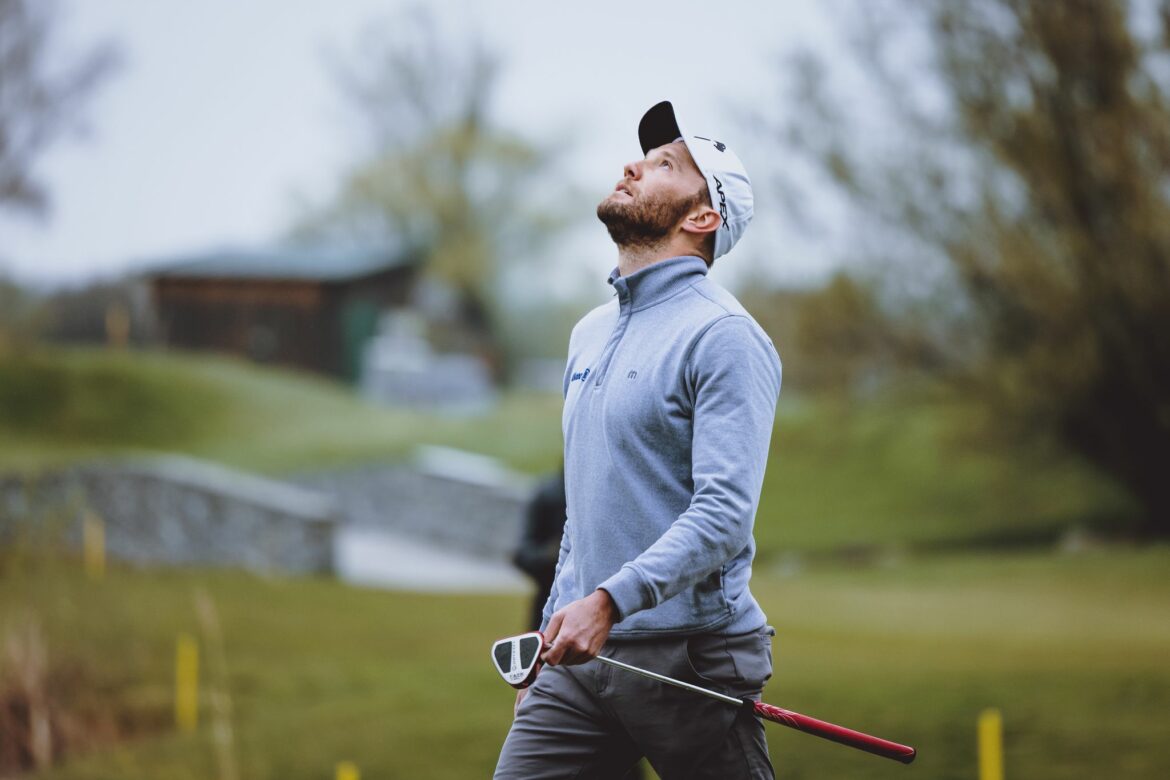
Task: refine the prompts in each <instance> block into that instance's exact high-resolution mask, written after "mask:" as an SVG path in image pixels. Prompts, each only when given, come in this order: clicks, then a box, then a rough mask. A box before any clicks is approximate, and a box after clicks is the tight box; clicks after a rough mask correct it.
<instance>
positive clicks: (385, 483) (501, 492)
mask: <svg viewBox="0 0 1170 780" xmlns="http://www.w3.org/2000/svg"><path fill="white" fill-rule="evenodd" d="M492 463H493V462H492V461H490V459H486V458H482V457H481V456H476V455H472V454H470V453H460V452H456V451H452V450H445V449H443V448H438V447H430V448H422V449H420V451H419V453H418V456H417V457H416V459H415V462H414V463H412V464H410V465H370V466H365V467H360V468H348V469H344V470H339V471H332V472H324V473H313V474H302V475H298V476H296V477H294V478H293V480H294V481H295V482H296V483H297V484H299V485H302V486H304V487H307V488H310V489H312V490H315V491H318V492H321V493H324V494H327V495H328V496H330V498H332V499H333V500H334V501H335V502H336V503H337V505H338V507H339V511H340V513H341V515H342V517H343V518H344V522H345V523H346V524H348V525H355V526H361V527H364V528H382V529H385V530H387V531H393V532H395V533H399V534H403V535H405V536H410V537H413V538H415V539H418V540H419V541H422V542H427V543H430V544H433V545H435V546H437V547H440V548H443V549H450V550H453V551H456V552H460V553H466V554H468V555H474V556H476V557H480V558H485V559H491V560H499V561H510V560H511V558H512V553H513V551H514V550H515V549H516V545H517V544H518V543H519V541H520V533H521V529H522V526H523V515H524V507H525V504H526V503H527V501H528V499H529V497H530V496H531V494H532V490H533V489H534V485H533V484H532V482H531V480H529V479H526V478H524V477H521V476H519V475H516V474H514V473H512V472H509V471H507V470H506V469H503V468H502V467H499V466H498V465H496V466H493V465H492Z"/></svg>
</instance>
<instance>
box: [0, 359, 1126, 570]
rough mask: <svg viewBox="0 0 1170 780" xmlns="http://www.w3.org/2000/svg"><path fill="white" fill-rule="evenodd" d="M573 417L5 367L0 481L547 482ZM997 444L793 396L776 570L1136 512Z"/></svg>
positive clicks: (332, 389)
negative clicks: (465, 469) (459, 474)
mask: <svg viewBox="0 0 1170 780" xmlns="http://www.w3.org/2000/svg"><path fill="white" fill-rule="evenodd" d="M560 408H561V403H560V398H559V397H558V396H557V395H555V394H553V395H540V394H515V393H509V394H505V395H503V396H502V399H501V402H500V403H499V405H498V406H497V407H496V408H495V409H493V410H492V411H491V412H490V413H489V414H485V415H481V416H474V417H443V416H437V415H433V414H423V413H418V412H413V411H409V410H401V409H386V408H381V407H375V406H371V405H369V404H366V403H363V402H362V401H360V400H359V399H358V398H357V397H355V396H354V395H353V393H352V392H351V391H350V390H349V389H348V388H346V387H345V386H343V385H340V384H337V383H334V382H331V381H328V380H324V379H321V378H319V377H313V376H309V375H306V374H301V373H296V372H291V371H283V370H273V369H262V368H258V367H255V366H252V365H249V364H246V363H243V362H240V361H237V360H232V359H228V358H218V357H209V356H197V357H196V356H183V355H173V354H157V353H110V352H104V351H87V350H66V351H51V352H45V353H40V354H38V355H36V356H35V357H34V358H32V359H31V360H27V361H25V362H23V363H21V362H18V361H16V360H15V359H13V358H12V357H11V356H10V357H8V358H6V359H0V471H5V470H11V469H32V468H36V467H38V466H43V465H46V464H53V463H60V462H62V461H67V460H70V459H78V458H94V457H102V456H105V455H107V454H109V453H113V452H128V451H160V450H166V451H178V452H184V453H188V454H191V455H195V456H197V457H203V458H209V459H211V460H216V461H220V462H223V463H226V464H229V465H232V466H237V467H239V468H243V469H247V470H253V471H260V472H265V473H274V474H280V473H282V472H288V471H295V470H301V469H315V468H329V467H335V466H342V465H345V464H351V463H365V462H369V461H379V460H395V459H400V458H403V457H405V456H407V455H408V454H409V453H410V451H411V450H412V449H413V448H414V447H415V446H416V445H418V444H441V445H448V446H454V447H459V448H462V449H467V450H471V451H474V452H482V453H486V454H489V455H493V456H496V457H499V458H502V459H503V460H504V461H505V462H507V463H508V464H510V465H512V466H513V467H515V468H518V469H521V470H524V471H528V472H531V473H539V472H542V471H546V470H550V469H552V468H554V467H555V465H556V464H557V462H558V460H559V457H560V449H561V434H560ZM994 429H995V426H994V421H983V420H981V418H980V417H979V415H978V414H977V412H976V411H975V409H974V407H973V405H972V404H970V403H964V402H960V401H956V400H954V399H953V398H947V397H945V396H944V397H939V396H938V394H929V393H923V392H920V391H919V392H915V393H913V394H911V393H908V392H906V393H901V392H889V393H887V394H886V395H885V396H882V397H878V398H875V399H872V400H869V401H866V402H864V403H856V404H853V405H844V404H842V403H841V402H839V401H838V402H834V401H829V400H820V399H815V400H808V399H805V400H802V399H799V398H796V397H794V396H792V395H791V394H787V393H785V394H782V396H781V400H780V406H779V411H778V415H777V424H776V429H775V432H774V435H773V439H772V453H771V456H770V460H769V464H768V472H767V476H766V480H765V485H764V491H763V498H762V502H761V506H760V511H759V515H758V518H757V526H756V538H757V541H758V542H759V553H760V557H761V560H763V561H772V560H775V559H777V558H779V557H783V556H784V555H786V554H788V553H791V552H802V551H813V552H816V551H832V550H838V551H839V550H842V549H852V550H855V551H858V552H859V553H860V554H862V555H865V554H867V551H869V550H872V549H878V548H889V547H891V546H895V547H896V546H898V545H913V544H917V545H924V544H925V545H944V546H945V545H951V544H965V545H968V544H972V543H976V544H1002V545H1006V546H1012V545H1019V544H1021V543H1027V542H1030V541H1034V540H1040V541H1043V542H1045V543H1051V541H1052V539H1053V538H1054V537H1055V536H1056V535H1058V534H1059V533H1061V532H1062V530H1064V529H1067V528H1070V527H1072V526H1074V525H1077V524H1082V523H1086V522H1101V521H1105V522H1112V521H1115V520H1116V518H1117V517H1120V516H1122V515H1123V514H1124V512H1125V511H1126V504H1125V502H1124V500H1123V499H1122V498H1121V497H1120V496H1119V495H1118V494H1117V492H1116V491H1115V490H1111V489H1110V488H1109V486H1108V485H1107V484H1106V483H1105V482H1104V481H1103V480H1101V479H1100V478H1098V477H1095V476H1094V475H1093V474H1092V472H1090V471H1089V470H1088V469H1087V468H1085V467H1084V466H1083V465H1081V464H1079V463H1077V462H1076V461H1075V460H1074V459H1072V458H1071V457H1069V456H1068V455H1067V454H1063V453H1061V452H1060V451H1059V450H1057V449H1055V448H1053V447H1050V446H1048V447H1046V446H1041V445H1038V444H1037V445H1032V446H1027V447H1024V446H1020V445H1019V444H1018V443H1015V442H1009V441H1006V440H1004V439H1002V438H1000V437H997V436H996V435H995V433H994Z"/></svg>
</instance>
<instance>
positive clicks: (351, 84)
mask: <svg viewBox="0 0 1170 780" xmlns="http://www.w3.org/2000/svg"><path fill="white" fill-rule="evenodd" d="M499 68H500V60H499V58H498V56H497V55H496V54H495V53H494V52H492V51H490V50H488V49H487V48H486V47H485V46H484V45H483V44H482V43H480V42H478V41H475V40H455V39H453V38H452V37H451V36H449V35H445V34H444V33H443V32H442V31H441V30H440V29H439V28H438V27H437V25H436V22H435V19H434V17H433V16H432V15H431V14H430V13H429V12H427V11H426V10H425V9H423V8H422V7H415V8H411V9H408V10H407V11H405V12H403V14H402V15H401V16H400V17H399V18H397V19H395V20H394V23H393V24H392V25H389V26H386V27H382V28H377V29H374V30H372V31H371V32H370V33H369V34H367V35H366V36H365V37H364V38H363V39H362V40H361V45H360V46H359V48H358V50H357V51H356V52H355V53H354V54H353V55H352V56H350V57H349V58H348V59H345V60H340V61H335V62H334V63H333V72H334V75H335V78H336V81H337V83H338V84H339V86H340V87H341V89H342V91H343V94H344V95H345V97H346V98H347V101H348V105H349V108H350V109H351V110H352V111H353V112H354V113H355V114H356V117H357V119H358V122H359V125H360V126H361V128H362V129H363V130H364V131H365V135H366V138H367V146H368V150H367V151H366V153H365V154H364V156H363V157H362V159H361V160H360V161H359V162H358V163H357V164H356V165H355V166H354V167H352V168H351V169H350V170H349V171H348V172H347V173H346V174H345V175H344V176H343V178H342V180H341V182H340V184H339V186H338V189H337V191H336V193H335V194H334V195H333V196H332V198H331V200H329V201H328V202H327V203H325V204H324V205H316V206H309V207H307V208H306V210H305V213H304V215H303V216H302V217H301V218H300V219H299V221H298V224H297V225H296V226H295V227H294V229H293V231H292V233H293V237H294V238H299V239H310V240H321V239H332V240H336V239H339V238H340V239H345V240H356V241H359V242H364V243H368V242H374V243H385V244H387V245H389V246H391V247H394V248H402V247H406V248H409V249H412V250H414V251H418V252H419V253H421V255H422V258H423V261H424V265H425V271H426V273H427V274H428V275H429V276H430V278H431V279H432V280H439V281H441V282H442V283H443V284H444V285H445V286H446V287H447V288H449V289H451V290H453V291H454V292H455V296H456V299H457V307H458V319H459V320H460V323H461V326H462V329H463V331H464V332H465V333H467V332H470V333H473V334H478V338H476V339H475V341H477V342H478V343H474V344H471V345H462V346H471V347H472V348H475V349H478V350H479V351H481V352H482V353H484V354H485V356H487V357H488V358H489V359H490V360H491V361H492V363H493V366H494V367H495V368H496V369H497V375H499V373H501V372H502V363H503V361H504V359H505V357H506V356H505V355H504V354H503V349H502V348H503V345H502V344H501V343H500V327H499V319H500V318H499V312H498V311H497V307H498V306H499V305H500V302H499V300H500V299H499V294H498V293H499V290H500V279H501V271H502V270H503V267H504V265H505V261H508V262H511V261H513V260H514V259H515V258H516V257H517V256H520V255H523V254H531V253H532V251H533V250H534V249H536V248H537V247H538V246H539V245H540V244H541V243H542V242H544V241H547V240H548V239H549V238H551V237H552V236H553V235H554V233H555V232H556V230H557V229H558V228H559V227H561V226H562V225H563V224H564V222H565V220H564V216H563V215H564V214H565V213H566V211H565V209H564V208H558V207H557V206H556V205H555V204H556V203H557V202H558V200H559V199H560V197H561V196H560V195H559V193H558V190H552V191H551V192H546V193H544V194H543V195H542V194H541V193H540V187H541V185H542V183H543V184H547V183H548V180H547V178H545V179H542V175H546V174H547V172H548V169H549V165H550V162H551V160H552V155H551V153H550V152H549V151H548V150H544V149H539V148H537V147H536V146H534V145H533V144H531V143H530V142H528V141H526V140H524V139H522V138H520V137H519V136H517V135H515V134H513V133H511V132H508V131H506V130H504V129H502V128H500V127H498V126H496V125H494V124H493V123H492V121H491V118H490V115H489V114H490V112H489V109H490V106H491V104H492V101H493V98H494V91H495V88H496V85H497V82H498V76H499ZM561 191H563V190H561ZM455 346H459V345H455Z"/></svg>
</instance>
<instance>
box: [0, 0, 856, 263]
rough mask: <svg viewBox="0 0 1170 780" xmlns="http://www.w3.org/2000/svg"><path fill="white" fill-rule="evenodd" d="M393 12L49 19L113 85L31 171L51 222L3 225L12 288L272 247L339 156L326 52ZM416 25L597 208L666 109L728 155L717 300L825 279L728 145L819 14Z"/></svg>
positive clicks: (446, 15)
mask: <svg viewBox="0 0 1170 780" xmlns="http://www.w3.org/2000/svg"><path fill="white" fill-rule="evenodd" d="M402 5H403V3H400V2H396V1H395V0H336V1H335V2H329V3H326V2H322V1H321V0H247V1H246V2H241V1H240V0H201V1H200V2H198V3H188V2H178V1H177V0H171V1H169V2H168V1H166V0H102V2H81V1H80V0H61V11H62V13H61V22H62V30H61V32H62V33H63V37H62V41H63V43H64V44H65V46H63V47H62V50H63V51H64V52H65V54H68V53H69V49H70V47H76V46H79V45H84V44H85V43H86V42H94V41H97V40H100V39H107V38H112V39H114V40H115V41H116V42H117V43H118V44H119V46H120V48H121V49H122V52H123V55H124V65H123V67H122V68H121V69H120V70H119V71H118V72H116V73H115V74H114V75H113V76H112V77H111V78H110V79H109V80H108V81H107V82H106V84H105V85H104V86H103V87H102V88H101V90H100V91H99V92H98V93H97V94H96V95H95V96H94V99H93V100H92V102H91V104H90V110H89V111H88V114H87V116H88V118H89V125H90V127H91V128H92V133H91V134H90V136H89V137H88V138H85V139H81V140H71V141H67V142H64V143H62V144H60V145H58V146H57V147H56V148H54V149H53V150H52V152H51V153H50V154H49V155H47V156H46V157H45V158H44V159H43V161H42V163H41V165H40V166H39V170H40V172H41V174H42V178H43V180H44V181H46V182H47V184H48V185H49V189H50V192H51V194H52V198H53V209H52V213H51V215H50V217H49V219H48V220H47V221H45V222H32V221H27V220H13V219H12V218H5V219H4V220H3V221H2V222H0V257H3V258H5V259H4V260H3V262H4V263H5V264H6V265H7V269H6V270H7V271H8V272H9V273H11V274H14V275H16V276H17V277H18V278H21V279H24V280H27V281H33V282H49V283H55V284H56V283H69V284H76V283H81V282H84V281H86V280H88V279H91V278H94V277H97V276H112V275H115V274H118V273H121V272H124V271H126V270H130V269H133V268H135V267H141V266H142V265H143V264H144V263H148V262H156V261H157V260H158V259H160V258H166V257H169V256H175V255H179V254H185V253H190V252H193V251H198V250H201V249H205V248H210V247H218V246H230V245H241V246H263V245H266V244H269V243H271V242H273V241H275V240H276V238H277V237H278V236H279V235H280V234H281V232H282V231H283V230H284V229H285V228H286V227H287V225H288V224H289V221H290V219H291V217H292V214H293V210H292V208H291V202H292V197H291V196H292V193H295V192H302V193H314V194H316V193H324V192H326V191H327V190H328V188H329V187H330V186H331V183H332V182H333V181H335V179H336V177H337V175H338V173H339V171H340V170H341V169H342V167H343V166H344V164H345V162H346V161H347V160H349V159H350V152H352V148H353V145H352V140H353V135H352V133H351V131H350V130H348V129H347V128H346V126H345V124H344V122H343V121H342V117H343V116H344V112H343V110H342V103H341V100H340V97H339V96H338V94H337V90H336V87H335V86H334V85H333V83H332V82H331V81H330V78H329V75H328V71H327V69H326V67H325V66H324V58H323V56H322V52H323V51H324V50H325V49H326V48H333V49H336V50H340V51H345V50H346V49H347V48H350V47H352V46H353V45H354V44H355V42H356V41H357V40H358V37H359V34H360V32H361V31H362V30H363V29H364V28H365V27H366V26H368V25H370V24H371V23H376V22H378V21H380V20H385V19H387V18H392V17H393V16H394V14H395V11H396V9H397V8H399V7H400V6H402ZM428 7H429V8H431V9H433V10H434V11H436V14H437V16H438V17H439V19H440V21H441V22H442V23H444V24H447V25H449V26H451V27H453V28H465V29H466V28H470V29H474V30H475V31H477V32H478V33H480V34H481V35H482V37H483V38H484V39H485V40H486V42H487V43H488V44H489V45H490V46H492V47H494V48H495V49H497V50H498V51H500V52H502V53H503V55H504V69H503V74H502V78H501V84H500V90H499V93H498V95H499V100H498V102H497V104H496V116H497V117H498V120H499V121H500V122H501V123H503V124H506V125H508V126H509V127H512V128H515V129H516V130H518V131H520V132H523V133H524V134H526V135H528V136H529V137H531V138H532V139H534V140H538V141H541V142H548V141H550V140H556V138H557V136H558V135H559V134H560V133H561V132H562V131H563V130H564V128H574V129H575V130H576V131H577V138H578V142H577V144H576V145H575V146H573V147H572V149H571V156H572V159H571V160H569V161H568V165H567V167H566V170H567V171H568V172H569V174H570V175H571V176H572V177H574V179H575V181H576V183H577V184H578V186H580V187H581V188H583V189H584V190H585V191H587V192H593V191H595V192H596V193H597V197H598V199H600V198H601V196H602V195H604V194H605V193H606V192H608V191H609V190H610V189H611V188H612V187H613V183H614V182H615V181H616V180H617V179H618V178H619V177H620V174H621V166H622V164H623V163H624V162H626V161H627V160H630V159H633V158H634V157H636V156H640V150H639V148H638V145H637V138H636V127H637V122H638V119H639V118H640V116H641V114H642V112H643V111H645V109H646V108H648V107H649V106H650V105H652V104H653V103H655V102H657V101H659V100H661V99H664V98H669V99H671V100H674V101H675V103H676V106H677V107H678V108H679V110H680V111H681V112H683V115H684V116H685V117H686V120H687V124H688V125H689V127H690V128H691V131H692V132H696V133H701V134H712V135H715V136H716V137H720V138H724V139H726V140H727V141H728V142H729V145H730V146H731V147H732V148H733V149H735V150H736V151H737V153H738V154H739V155H740V157H741V158H742V159H743V160H744V162H745V164H746V165H747V167H748V170H749V172H751V173H753V176H754V177H755V178H756V184H757V209H756V222H755V223H753V225H752V228H751V229H749V230H748V232H747V234H746V236H745V238H744V240H743V241H742V242H741V244H740V245H739V246H738V247H737V248H736V250H735V251H734V252H733V253H732V254H731V255H729V256H728V257H727V258H726V262H725V263H723V264H722V266H720V267H717V269H716V270H717V271H718V272H720V273H723V274H725V276H726V279H725V281H727V280H731V279H733V278H734V276H735V274H736V272H737V271H740V272H742V270H743V269H744V268H745V267H747V266H749V265H751V264H759V265H763V266H766V269H767V271H768V272H770V273H774V274H775V275H776V276H777V277H778V278H781V279H792V280H798V281H799V280H801V279H807V278H808V277H809V275H815V274H816V273H818V272H820V271H822V270H823V269H824V268H825V267H826V264H827V263H828V262H829V261H830V259H831V257H832V255H833V250H832V248H831V247H829V246H825V245H822V244H820V243H818V242H817V241H807V240H802V239H799V237H796V236H791V235H788V234H787V233H786V232H785V229H784V227H783V225H782V220H780V216H781V215H779V214H777V213H776V208H777V204H776V203H775V202H774V200H773V199H770V198H769V197H768V194H767V192H766V190H764V188H763V187H762V184H763V176H762V175H761V174H760V173H757V171H759V172H764V171H765V170H766V169H767V167H768V166H771V165H777V164H782V161H778V160H777V159H775V154H776V151H775V150H773V149H770V148H767V147H766V146H764V145H762V144H761V143H760V142H759V141H758V140H757V139H750V142H749V139H748V138H742V142H741V143H737V140H739V139H740V137H741V136H745V135H746V133H745V132H743V131H742V129H741V128H739V127H738V126H737V124H736V122H735V121H734V120H733V118H732V117H731V116H730V113H729V107H731V106H735V105H759V104H761V103H762V102H768V101H773V102H774V101H775V99H776V95H777V94H778V88H777V84H778V81H779V74H778V63H779V61H780V57H781V54H782V53H783V52H786V51H790V50H791V49H792V47H793V46H794V45H796V44H798V43H805V44H809V43H812V44H814V45H815V44H817V42H819V41H824V42H825V45H829V42H831V40H832V39H833V33H832V29H833V27H832V24H833V23H832V19H831V18H829V17H828V16H826V15H825V14H824V13H823V12H822V11H820V10H819V9H821V8H823V6H822V5H820V4H818V3H814V2H811V0H809V1H807V2H796V1H795V0H793V1H791V2H775V3H762V2H729V1H726V0H725V1H724V2H720V3H713V2H691V1H690V0H673V1H672V2H669V3H649V2H637V1H636V0H618V1H614V0H593V1H592V2H590V3H587V4H571V5H570V4H557V3H548V2H536V1H532V2H530V1H529V0H500V1H499V2H481V3H474V2H464V1H460V0H444V1H442V2H432V3H430V4H429V5H428ZM703 131H706V132H703ZM561 254H562V258H561V260H562V262H567V263H569V264H570V265H574V266H575V267H577V268H579V269H582V272H583V273H584V274H593V275H595V276H600V278H601V279H602V281H604V276H605V273H606V272H607V271H608V270H609V268H610V267H612V265H613V262H614V260H615V254H614V250H613V246H612V244H611V243H610V242H609V240H608V237H607V236H606V234H605V231H604V228H603V227H602V226H601V225H600V223H597V222H596V221H595V220H593V219H592V218H591V216H587V218H586V219H585V220H583V222H582V226H581V228H580V229H578V230H577V231H575V233H574V234H573V235H572V236H569V237H567V238H566V240H565V242H564V250H563V252H562V253H561ZM724 266H726V267H727V268H726V270H724ZM731 266H736V267H731ZM574 278H575V277H574Z"/></svg>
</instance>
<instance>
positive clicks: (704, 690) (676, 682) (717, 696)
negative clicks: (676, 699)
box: [597, 655, 743, 707]
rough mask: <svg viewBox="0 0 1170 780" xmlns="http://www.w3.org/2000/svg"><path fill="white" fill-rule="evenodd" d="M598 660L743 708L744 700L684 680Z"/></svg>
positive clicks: (610, 660) (613, 661) (620, 663)
mask: <svg viewBox="0 0 1170 780" xmlns="http://www.w3.org/2000/svg"><path fill="white" fill-rule="evenodd" d="M597 660H598V661H601V662H602V663H603V664H609V665H610V666H616V667H618V668H619V669H625V670H626V671H627V672H633V673H634V674H640V675H642V676H643V677H649V678H650V679H651V680H658V682H663V683H666V684H667V685H673V686H674V687H676V688H685V689H686V690H688V691H692V692H694V693H701V694H703V695H704V696H709V697H711V698H712V699H718V700H719V701H721V702H723V703H724V704H730V705H731V706H733V707H742V706H743V700H742V699H737V698H735V697H734V696H727V695H725V694H722V693H719V692H718V691H712V690H710V689H708V688H702V687H700V686H698V685H691V684H690V683H686V682H683V681H682V680H676V679H674V678H673V677H667V676H666V675H664V674H656V673H655V672H651V671H649V670H648V669H641V668H639V667H637V666H631V665H630V664H627V663H623V662H621V661H615V660H614V659H612V658H607V657H605V656H603V655H599V656H597Z"/></svg>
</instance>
